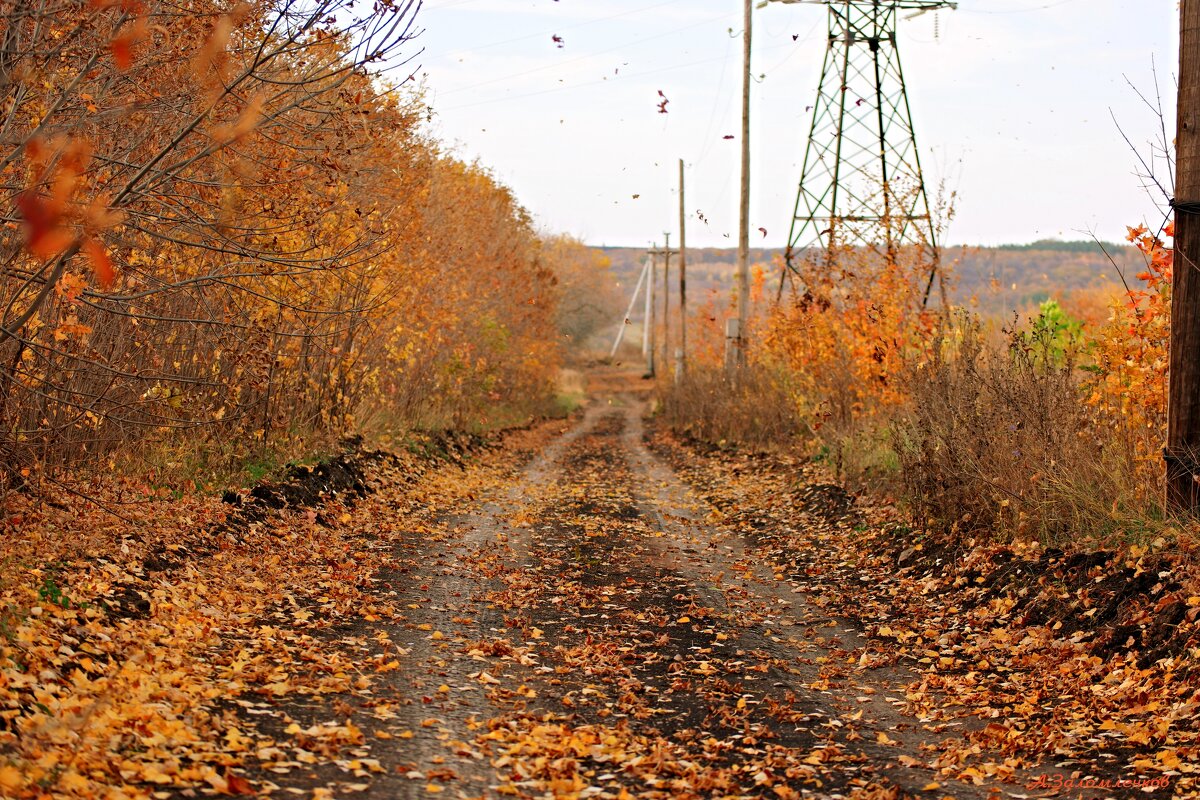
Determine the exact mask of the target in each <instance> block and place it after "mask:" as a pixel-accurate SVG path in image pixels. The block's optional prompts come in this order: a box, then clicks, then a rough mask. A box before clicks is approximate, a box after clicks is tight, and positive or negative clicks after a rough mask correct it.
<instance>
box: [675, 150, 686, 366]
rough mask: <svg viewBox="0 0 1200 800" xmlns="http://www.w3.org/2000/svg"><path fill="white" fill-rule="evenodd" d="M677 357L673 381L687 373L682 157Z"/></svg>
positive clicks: (681, 172) (681, 171)
mask: <svg viewBox="0 0 1200 800" xmlns="http://www.w3.org/2000/svg"><path fill="white" fill-rule="evenodd" d="M677 352H678V353H679V357H678V358H677V359H676V361H675V364H676V368H675V381H676V382H677V383H678V382H679V381H680V380H681V379H682V378H683V376H684V375H686V374H687V207H686V206H685V205H684V202H683V159H682V158H681V159H679V350H678V351H677Z"/></svg>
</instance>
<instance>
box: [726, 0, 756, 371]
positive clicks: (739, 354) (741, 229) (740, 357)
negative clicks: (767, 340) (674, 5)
mask: <svg viewBox="0 0 1200 800" xmlns="http://www.w3.org/2000/svg"><path fill="white" fill-rule="evenodd" d="M743 5H744V7H743V9H742V17H743V19H742V191H741V204H740V209H739V212H738V255H737V287H736V292H737V320H736V322H735V321H733V320H728V321H727V322H726V325H725V368H726V370H727V371H729V372H730V373H733V372H736V371H737V370H738V369H740V368H741V367H742V366H743V365H744V364H745V363H746V319H747V317H748V316H749V302H750V264H749V262H750V85H751V83H752V81H751V78H750V44H751V41H752V29H751V26H752V24H753V21H754V14H753V12H754V2H753V0H743ZM731 348H732V352H731Z"/></svg>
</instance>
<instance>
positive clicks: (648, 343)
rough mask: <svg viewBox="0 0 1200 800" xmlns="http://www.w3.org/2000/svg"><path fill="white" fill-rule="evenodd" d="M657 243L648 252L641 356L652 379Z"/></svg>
mask: <svg viewBox="0 0 1200 800" xmlns="http://www.w3.org/2000/svg"><path fill="white" fill-rule="evenodd" d="M658 253H659V249H658V243H657V242H655V244H654V247H653V248H651V250H650V272H649V273H648V274H647V275H646V316H645V322H643V323H642V324H643V325H645V326H646V327H645V330H643V331H642V355H644V356H645V357H646V376H647V377H650V378H653V377H654V279H655V277H656V275H655V273H656V272H657V270H658V258H657V257H658Z"/></svg>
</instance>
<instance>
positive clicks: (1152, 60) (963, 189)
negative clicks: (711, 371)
mask: <svg viewBox="0 0 1200 800" xmlns="http://www.w3.org/2000/svg"><path fill="white" fill-rule="evenodd" d="M1178 13H1179V12H1178V4H1177V3H1176V2H1174V0H1170V1H1168V0H1040V2H1039V0H962V2H961V3H960V4H959V8H958V10H957V11H949V10H947V11H941V12H938V13H937V14H933V13H928V14H924V15H922V16H920V17H918V18H915V19H911V20H904V21H902V22H901V23H900V50H901V58H902V61H903V65H904V70H905V76H906V78H907V81H908V90H909V98H910V102H911V104H912V110H913V118H914V122H915V125H916V128H917V131H918V142H919V144H920V147H921V158H922V162H923V167H924V170H925V174H926V180H927V182H928V184H929V189H930V192H931V193H934V194H936V193H937V192H939V191H946V192H948V191H951V190H952V191H955V192H956V193H957V201H956V216H955V218H954V220H953V221H952V222H951V223H950V225H949V228H948V235H947V237H946V239H947V241H948V242H950V243H962V244H1001V243H1014V242H1028V241H1032V240H1035V239H1039V238H1047V237H1054V238H1065V239H1078V238H1086V236H1087V232H1089V231H1095V232H1096V233H1097V235H1099V236H1100V237H1102V238H1106V239H1116V238H1119V237H1120V236H1122V235H1123V233H1124V230H1125V225H1127V224H1136V223H1138V222H1139V221H1142V220H1146V221H1147V222H1150V223H1152V224H1154V225H1157V224H1158V223H1159V222H1160V221H1161V213H1160V212H1159V211H1158V207H1157V206H1156V203H1158V204H1161V203H1162V202H1163V200H1164V198H1163V196H1162V194H1161V193H1159V192H1157V190H1156V191H1155V193H1154V194H1155V195H1156V196H1154V197H1151V196H1150V195H1149V194H1148V193H1147V192H1146V191H1145V190H1144V189H1143V188H1142V182H1141V180H1140V179H1139V177H1138V172H1139V171H1140V170H1141V167H1140V165H1139V163H1138V160H1137V156H1136V155H1135V153H1134V152H1133V151H1132V150H1131V149H1130V147H1129V145H1127V144H1126V143H1125V141H1124V140H1123V138H1122V131H1124V134H1125V135H1126V136H1128V137H1129V139H1130V140H1131V141H1132V142H1133V143H1134V145H1136V146H1137V147H1138V149H1139V151H1140V152H1141V153H1142V155H1143V156H1144V157H1146V158H1149V155H1150V152H1151V143H1152V142H1154V141H1156V140H1157V139H1158V138H1160V137H1161V130H1160V126H1161V121H1160V119H1159V117H1158V115H1157V114H1156V113H1155V112H1154V111H1153V110H1152V109H1151V108H1149V107H1147V105H1145V104H1144V103H1143V102H1142V100H1141V99H1139V97H1138V94H1137V93H1136V92H1135V88H1136V89H1137V90H1139V91H1141V92H1142V93H1144V94H1145V95H1146V96H1147V97H1148V98H1149V99H1150V100H1151V102H1154V94H1155V79H1154V71H1155V69H1157V75H1158V84H1159V88H1160V90H1161V92H1162V101H1163V105H1164V106H1166V108H1165V109H1164V111H1165V112H1166V125H1167V128H1168V135H1169V136H1170V135H1173V128H1174V102H1175V93H1174V87H1175V74H1176V71H1177V69H1178V66H1177V64H1178ZM826 14H827V10H826V9H825V8H824V7H822V6H819V5H801V4H791V5H781V4H775V3H773V4H771V5H770V6H768V7H766V8H764V9H761V10H758V11H756V12H755V15H756V16H755V29H754V32H755V53H754V62H753V70H754V73H755V75H756V76H760V75H761V76H764V77H762V78H761V81H760V82H757V83H756V84H755V85H754V89H753V106H752V109H753V110H752V114H753V120H754V122H753V130H752V135H751V141H752V146H753V170H752V173H753V190H752V211H751V223H750V224H751V228H752V229H757V228H759V227H762V228H766V229H767V231H768V235H767V237H766V238H765V239H764V238H762V237H761V235H760V234H758V233H755V234H754V241H755V243H756V244H758V243H761V244H763V245H765V246H776V247H780V246H783V245H784V244H785V239H786V236H787V229H788V225H789V222H790V215H791V211H792V207H793V204H794V202H795V197H796V188H797V182H798V180H799V174H800V162H801V160H802V158H803V146H804V134H805V133H806V132H807V130H808V125H809V115H810V114H811V112H807V113H806V111H805V107H806V106H811V105H812V102H813V99H814V97H815V94H816V89H817V82H818V79H819V76H820V69H821V61H822V58H823V55H824V49H825V42H824V34H825V25H826ZM418 23H419V27H420V28H422V29H423V30H424V32H423V33H422V34H421V36H420V37H419V38H418V40H417V42H416V43H415V44H419V45H420V46H421V47H423V48H424V52H423V53H422V54H421V55H420V56H418V57H417V59H416V62H415V63H418V64H420V69H419V71H418V74H419V75H420V76H422V80H423V81H424V84H425V86H426V89H427V93H428V94H427V99H428V102H429V104H430V106H431V107H432V122H431V124H432V128H433V131H434V133H435V134H436V135H438V136H439V137H440V138H442V139H443V140H444V141H446V142H447V143H449V144H450V145H451V146H452V147H453V148H454V150H455V152H456V154H457V155H459V156H460V157H462V158H465V159H467V160H474V159H478V160H479V161H480V162H481V163H482V164H484V165H485V166H487V167H488V168H490V169H491V170H492V171H493V172H494V174H495V175H496V176H497V177H498V178H499V179H500V180H501V181H502V182H504V183H505V184H507V185H509V186H511V187H512V188H513V190H514V191H515V193H516V195H517V197H518V198H519V199H520V201H521V202H522V203H523V204H524V205H525V206H526V207H527V208H528V209H529V210H530V211H531V212H532V213H533V215H534V216H535V218H536V219H537V221H538V224H539V225H540V226H541V227H542V228H543V229H544V230H547V231H552V232H564V233H570V234H574V235H576V236H579V237H581V238H583V239H584V240H586V241H587V242H589V243H591V244H596V245H599V244H609V245H634V246H641V245H645V244H647V243H648V242H650V241H652V240H660V241H661V239H662V234H663V232H664V231H667V230H670V231H673V232H674V231H675V230H676V229H677V227H678V223H677V210H676V209H677V203H678V200H677V194H676V184H677V177H676V176H677V171H678V159H679V158H683V159H684V160H685V163H686V167H687V181H688V187H687V198H686V199H687V208H688V212H689V222H688V245H689V246H732V245H734V244H736V240H737V186H738V183H737V181H738V149H737V148H738V142H737V141H736V140H727V139H725V138H723V137H724V136H726V135H730V134H736V133H737V132H738V130H739V114H740V101H739V97H740V79H739V69H740V61H741V41H740V38H738V37H740V31H741V3H740V2H739V1H738V0H426V1H425V6H424V8H423V9H422V11H421V12H420V15H419V17H418ZM554 37H558V38H559V39H560V40H561V41H556V40H555V38H554ZM1130 84H1132V87H1131V85H1130ZM659 91H661V92H662V93H663V94H664V95H665V96H666V98H667V99H668V100H669V101H670V102H669V104H668V105H667V112H668V113H666V114H662V113H659V110H658V109H659V103H660V102H661V99H662V98H661V97H660V96H659V94H658V93H659ZM1114 116H1115V118H1116V122H1114V119H1113V117H1114ZM1118 124H1119V128H1118ZM1157 171H1158V173H1159V177H1160V178H1162V179H1163V180H1164V181H1165V180H1167V179H1169V177H1170V176H1169V174H1168V172H1169V171H1168V170H1167V169H1166V168H1165V166H1164V165H1163V164H1161V163H1160V164H1158V165H1157ZM939 187H945V189H944V190H941V189H939ZM1168 189H1169V184H1168ZM677 235H678V234H677V233H673V236H677Z"/></svg>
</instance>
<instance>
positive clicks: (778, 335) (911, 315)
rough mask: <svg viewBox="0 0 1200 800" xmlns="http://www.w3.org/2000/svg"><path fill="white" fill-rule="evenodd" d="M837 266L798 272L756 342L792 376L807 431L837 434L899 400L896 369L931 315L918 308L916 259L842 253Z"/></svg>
mask: <svg viewBox="0 0 1200 800" xmlns="http://www.w3.org/2000/svg"><path fill="white" fill-rule="evenodd" d="M902 255H903V254H902ZM838 264H839V266H838V267H837V268H836V269H834V270H817V269H813V268H811V267H810V268H808V269H806V270H805V274H804V276H803V284H804V286H803V292H802V293H799V292H798V291H797V292H794V293H793V298H792V299H793V302H790V303H783V304H781V305H780V306H779V307H778V308H776V309H775V310H774V311H773V313H772V315H771V317H770V319H769V321H768V323H767V326H766V331H765V343H764V344H765V348H766V353H767V354H768V357H772V358H775V359H778V360H779V361H780V362H781V363H783V364H784V365H785V366H786V367H787V368H788V369H789V370H790V372H791V373H792V375H793V376H794V378H795V380H796V382H797V391H798V394H799V397H798V401H799V402H800V404H801V406H802V407H803V409H804V410H805V412H806V413H807V414H808V415H810V417H811V418H812V420H813V423H812V424H813V427H814V428H819V427H820V426H821V425H823V424H832V425H834V426H835V430H837V431H840V432H841V433H842V434H844V433H845V432H847V431H848V430H849V428H850V427H851V426H856V425H858V424H860V423H867V422H870V421H871V420H879V419H884V418H886V416H887V415H888V414H891V413H892V412H894V411H895V410H896V409H898V408H900V407H901V406H902V405H903V404H904V403H905V402H906V400H907V397H906V394H905V392H904V388H903V380H902V379H901V378H902V373H903V369H904V368H905V364H906V363H907V361H908V359H910V358H911V357H912V356H913V354H914V353H915V352H919V351H920V350H922V349H923V348H924V347H925V346H926V345H927V342H928V341H929V339H930V337H931V335H932V333H933V331H934V326H935V317H934V315H933V314H931V313H930V312H927V311H926V310H925V309H924V308H923V307H922V299H923V293H924V288H925V283H926V280H927V278H928V266H927V265H925V264H923V263H921V262H920V261H919V260H906V259H904V258H900V259H891V260H889V259H882V258H873V257H872V255H871V254H870V253H869V252H867V251H863V250H851V249H847V250H845V251H843V252H842V253H841V254H840V259H839V260H838Z"/></svg>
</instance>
